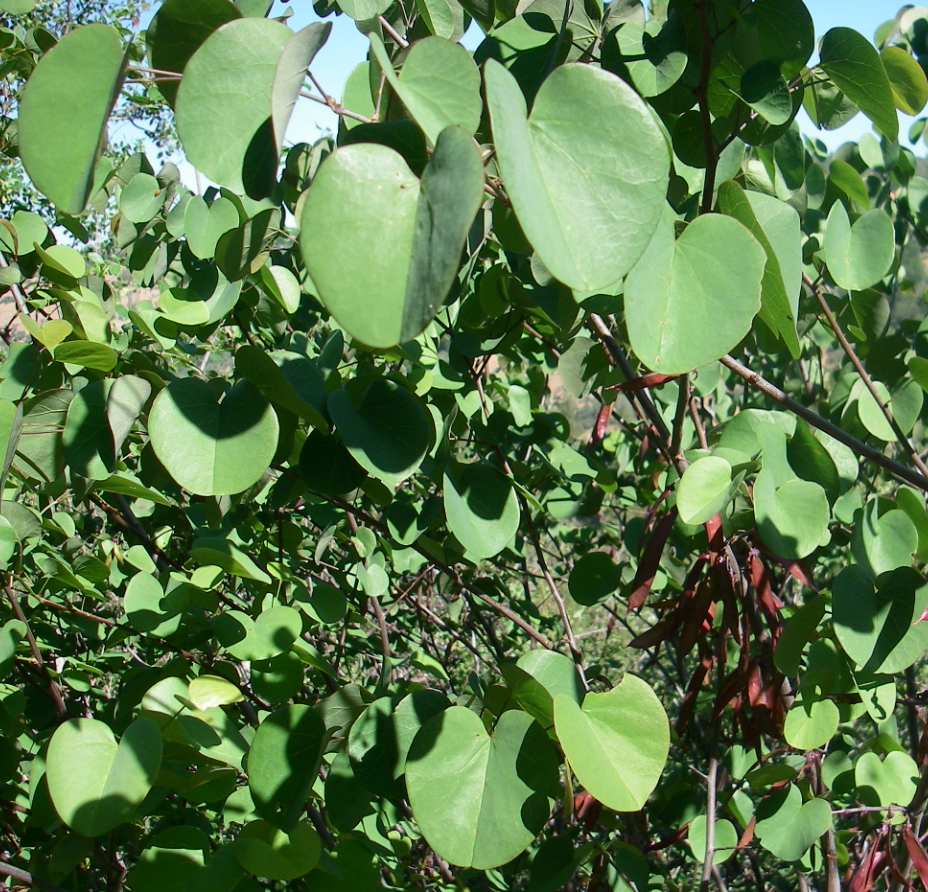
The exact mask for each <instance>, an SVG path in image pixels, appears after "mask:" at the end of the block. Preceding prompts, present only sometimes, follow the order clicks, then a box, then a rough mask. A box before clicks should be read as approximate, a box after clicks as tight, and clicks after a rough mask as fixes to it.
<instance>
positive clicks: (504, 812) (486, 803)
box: [406, 706, 557, 870]
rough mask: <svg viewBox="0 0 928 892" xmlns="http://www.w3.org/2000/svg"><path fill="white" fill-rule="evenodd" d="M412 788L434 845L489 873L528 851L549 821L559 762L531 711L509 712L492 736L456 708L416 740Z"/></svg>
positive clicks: (410, 761)
mask: <svg viewBox="0 0 928 892" xmlns="http://www.w3.org/2000/svg"><path fill="white" fill-rule="evenodd" d="M406 786H407V789H408V791H409V803H410V805H411V806H412V810H413V814H414V815H415V818H416V821H417V823H418V824H419V828H420V829H421V830H422V833H423V835H424V836H425V838H426V840H427V841H428V843H429V845H430V846H432V848H433V849H435V851H436V852H437V853H438V854H439V855H440V856H441V857H442V858H445V859H447V860H448V861H450V862H451V863H452V864H455V865H457V866H459V867H474V868H476V869H478V870H489V869H491V868H493V867H498V866H499V865H501V864H505V863H506V862H507V861H511V860H512V859H513V858H515V857H516V856H517V855H519V854H520V853H521V852H522V851H524V850H525V849H526V848H527V847H528V845H529V844H530V843H531V842H532V840H533V839H534V838H535V837H536V835H537V834H538V833H539V832H540V830H541V828H542V827H543V826H544V825H545V823H546V822H547V820H548V817H549V816H550V814H551V805H552V800H553V797H554V794H555V791H556V788H557V756H556V754H555V751H554V748H553V746H552V745H551V741H550V739H549V738H548V736H547V734H545V732H544V731H543V730H542V728H541V726H540V725H538V723H537V722H535V721H534V720H533V719H532V718H531V717H530V716H528V715H526V713H524V712H520V711H519V710H510V711H508V712H504V713H503V715H502V716H501V717H500V719H499V721H498V722H497V724H496V728H495V729H494V732H493V736H492V737H490V736H489V735H488V734H487V731H486V728H484V725H483V722H482V721H481V720H480V718H479V716H478V715H477V714H476V713H474V712H472V711H471V710H470V709H467V708H465V707H463V706H452V707H451V708H450V709H446V710H444V711H443V712H442V713H441V714H439V715H437V716H435V718H433V719H430V720H429V721H428V722H426V723H425V724H424V725H423V726H422V728H421V730H420V731H419V733H418V734H417V735H416V737H415V740H413V743H412V747H411V748H410V750H409V755H408V757H407V760H406Z"/></svg>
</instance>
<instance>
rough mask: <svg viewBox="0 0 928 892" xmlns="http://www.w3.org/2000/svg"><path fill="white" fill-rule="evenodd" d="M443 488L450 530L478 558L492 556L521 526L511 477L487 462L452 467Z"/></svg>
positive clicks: (447, 472)
mask: <svg viewBox="0 0 928 892" xmlns="http://www.w3.org/2000/svg"><path fill="white" fill-rule="evenodd" d="M442 491H443V497H444V504H445V517H446V518H447V521H448V529H449V530H451V532H452V533H454V535H455V538H456V539H457V540H458V541H459V542H460V543H461V544H462V545H463V546H464V547H465V548H466V549H467V551H468V552H469V553H470V554H472V555H473V556H474V557H477V558H491V557H494V556H495V555H497V554H499V553H500V552H501V551H502V550H503V549H504V548H505V547H506V546H507V545H509V544H510V543H511V542H512V539H513V536H515V534H516V530H518V528H519V520H520V518H521V511H520V510H519V500H518V498H517V497H516V493H515V490H514V489H513V488H512V484H511V483H510V482H509V480H508V478H506V477H504V476H503V475H502V474H501V473H500V472H499V471H498V470H497V469H496V468H494V467H493V465H491V464H489V463H488V462H474V463H473V464H469V465H464V466H451V467H449V468H448V469H447V470H446V471H445V474H444V480H443V484H442Z"/></svg>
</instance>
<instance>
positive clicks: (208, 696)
mask: <svg viewBox="0 0 928 892" xmlns="http://www.w3.org/2000/svg"><path fill="white" fill-rule="evenodd" d="M189 691H190V702H191V703H192V704H193V705H194V706H195V707H196V708H197V709H209V708H210V707H211V706H229V705H230V704H232V703H239V702H241V701H242V700H244V699H245V695H244V694H242V692H241V691H240V690H239V689H238V688H237V687H236V686H235V685H234V684H232V682H231V681H229V680H228V679H225V678H222V677H221V676H219V675H198V676H197V677H196V678H194V679H192V680H191V682H190V686H189Z"/></svg>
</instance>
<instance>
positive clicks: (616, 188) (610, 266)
mask: <svg viewBox="0 0 928 892" xmlns="http://www.w3.org/2000/svg"><path fill="white" fill-rule="evenodd" d="M483 76H484V81H485V83H486V94H487V107H488V109H489V112H490V120H491V122H492V126H493V141H494V144H495V146H496V154H497V159H498V162H499V169H500V173H501V174H502V178H503V183H504V184H505V186H506V192H507V194H508V195H509V198H510V200H511V201H512V206H513V209H514V210H515V212H516V216H517V217H518V220H519V224H520V225H521V227H522V230H523V232H524V233H525V236H526V237H527V238H528V240H529V241H530V242H531V244H532V246H533V247H534V249H535V250H536V251H537V252H538V256H539V257H540V258H541V260H542V261H543V262H544V265H545V267H546V268H547V269H548V270H550V272H551V275H553V276H554V277H555V278H556V279H559V280H560V281H561V282H563V283H564V284H565V285H567V286H569V287H571V288H574V289H576V290H577V291H581V292H591V291H595V290H597V289H605V288H608V287H609V286H611V285H614V284H615V283H616V282H618V281H619V279H621V278H622V276H624V275H625V274H626V273H627V272H628V271H629V270H630V269H631V268H632V266H633V265H634V264H635V263H636V262H637V261H638V259H639V258H640V257H641V255H642V254H643V253H644V250H645V248H646V247H647V245H648V242H649V240H650V238H651V235H652V233H653V232H654V230H655V227H656V226H657V224H658V221H659V220H660V215H661V207H662V205H663V204H664V196H665V193H666V191H667V177H668V174H669V155H668V151H667V144H666V141H665V139H664V136H663V134H662V132H661V130H660V128H659V127H658V125H657V122H656V121H655V118H654V116H653V113H652V112H651V111H650V109H649V108H648V106H647V105H645V103H644V102H643V101H642V99H641V97H639V96H638V95H637V93H635V91H634V90H633V89H632V88H631V87H630V86H629V85H628V84H626V83H625V82H624V81H622V80H620V79H619V78H617V77H615V75H612V74H610V73H609V72H607V71H604V70H603V69H601V68H594V67H593V66H592V65H561V66H560V67H559V68H556V69H555V70H554V71H553V72H552V73H551V74H550V75H549V76H548V78H547V79H546V80H545V82H544V83H543V84H542V86H541V88H540V89H539V91H538V94H537V95H536V97H535V102H534V104H533V106H532V114H531V117H530V118H528V119H527V114H526V104H525V97H524V96H523V94H522V90H521V89H520V88H519V85H518V83H517V82H516V80H515V78H514V77H513V76H512V75H511V74H510V73H509V72H508V71H507V70H506V69H505V68H503V66H502V65H500V64H499V63H498V62H496V61H494V60H488V61H487V63H486V65H485V66H484V75H483ZM758 278H759V277H758ZM723 352H724V351H723ZM714 358H717V357H714Z"/></svg>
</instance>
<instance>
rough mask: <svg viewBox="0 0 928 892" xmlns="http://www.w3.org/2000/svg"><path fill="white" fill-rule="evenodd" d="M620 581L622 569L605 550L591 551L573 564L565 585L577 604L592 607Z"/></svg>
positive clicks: (603, 599)
mask: <svg viewBox="0 0 928 892" xmlns="http://www.w3.org/2000/svg"><path fill="white" fill-rule="evenodd" d="M678 499H679V497H678ZM621 581H622V570H621V568H620V567H619V566H618V564H616V562H615V561H614V560H612V558H611V557H609V555H608V554H606V552H604V551H592V552H590V553H589V554H585V555H583V557H581V558H580V559H579V560H578V561H577V562H576V563H575V564H574V565H573V567H572V568H571V571H570V576H569V577H568V579H567V586H568V588H569V589H570V596H571V597H572V598H573V599H574V600H575V601H576V602H577V603H578V604H582V605H583V606H584V607H592V606H594V605H595V604H599V603H601V602H602V601H605V600H606V598H608V597H609V595H611V594H612V593H613V592H614V591H615V590H616V589H617V588H618V587H619V583H620V582H621Z"/></svg>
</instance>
